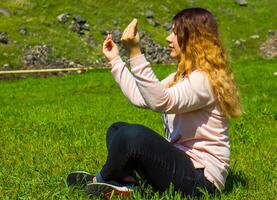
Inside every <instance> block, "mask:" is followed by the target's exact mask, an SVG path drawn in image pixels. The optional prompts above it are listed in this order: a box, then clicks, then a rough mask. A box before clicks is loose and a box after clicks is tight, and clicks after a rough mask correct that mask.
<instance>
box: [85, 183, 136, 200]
mask: <svg viewBox="0 0 277 200" xmlns="http://www.w3.org/2000/svg"><path fill="white" fill-rule="evenodd" d="M84 192H85V193H86V194H87V195H88V196H102V197H105V198H106V199H110V198H111V196H118V195H121V196H123V197H127V196H131V195H132V193H133V190H132V189H130V188H128V187H125V186H124V187H117V186H114V185H110V184H107V183H89V184H88V185H87V186H86V187H85V189H84Z"/></svg>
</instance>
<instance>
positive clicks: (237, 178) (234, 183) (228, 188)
mask: <svg viewBox="0 0 277 200" xmlns="http://www.w3.org/2000/svg"><path fill="white" fill-rule="evenodd" d="M247 185H248V179H247V177H246V175H245V174H244V173H243V172H242V171H234V170H230V171H229V175H228V177H227V180H226V183H225V189H224V191H223V193H225V194H229V193H231V192H232V191H233V190H234V188H235V187H244V188H245V187H247Z"/></svg>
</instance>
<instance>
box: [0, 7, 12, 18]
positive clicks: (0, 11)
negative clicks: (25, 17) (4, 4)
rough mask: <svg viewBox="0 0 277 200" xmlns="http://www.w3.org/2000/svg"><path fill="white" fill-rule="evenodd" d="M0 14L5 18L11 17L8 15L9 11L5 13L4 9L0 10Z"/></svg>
mask: <svg viewBox="0 0 277 200" xmlns="http://www.w3.org/2000/svg"><path fill="white" fill-rule="evenodd" d="M0 14H2V15H4V16H6V17H9V16H11V14H10V13H9V11H7V10H6V9H4V8H0Z"/></svg>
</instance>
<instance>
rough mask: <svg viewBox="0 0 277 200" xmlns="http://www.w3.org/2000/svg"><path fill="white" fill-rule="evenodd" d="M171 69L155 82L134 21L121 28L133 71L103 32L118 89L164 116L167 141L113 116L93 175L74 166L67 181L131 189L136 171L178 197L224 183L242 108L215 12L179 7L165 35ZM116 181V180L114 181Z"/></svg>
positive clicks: (95, 188) (98, 188) (94, 189)
mask: <svg viewBox="0 0 277 200" xmlns="http://www.w3.org/2000/svg"><path fill="white" fill-rule="evenodd" d="M166 40H167V42H168V45H169V48H170V50H171V52H170V55H171V57H172V58H174V59H176V61H177V62H178V67H177V70H176V72H174V73H172V74H170V75H169V76H168V77H167V78H165V79H164V80H162V81H159V80H158V79H157V77H156V76H155V74H154V72H153V71H152V69H151V66H150V63H149V62H147V60H146V59H145V57H144V55H143V54H141V51H140V45H139V44H140V38H139V33H138V32H137V20H136V19H134V20H133V21H132V22H131V23H130V24H129V25H128V27H127V28H126V29H125V30H124V32H123V34H122V38H121V41H122V43H123V45H124V48H125V49H126V50H127V52H128V55H129V58H130V59H129V64H130V66H131V71H129V70H128V68H127V66H126V63H125V62H123V61H122V60H121V58H120V56H119V51H118V47H117V45H116V44H115V43H114V42H113V39H112V36H111V35H108V36H107V38H106V40H105V41H104V44H103V53H104V55H105V56H106V58H107V59H108V61H109V63H110V65H111V66H112V70H111V72H112V74H113V76H114V78H115V81H116V82H117V83H118V84H119V86H120V88H121V90H122V92H123V94H124V95H125V96H126V97H127V98H128V99H129V101H130V102H131V103H132V104H134V105H135V106H137V107H141V108H148V109H152V110H153V111H156V112H159V113H162V114H163V122H164V128H165V131H166V133H167V135H168V138H167V139H165V138H163V137H162V136H160V134H158V133H156V132H155V131H153V130H151V129H149V128H147V127H145V126H143V125H140V124H128V123H125V122H117V123H114V124H112V125H111V127H110V128H109V129H108V131H107V148H108V156H107V161H106V163H105V165H104V166H103V168H102V169H101V171H100V172H99V173H98V174H97V175H96V177H93V176H92V175H90V174H88V173H86V172H73V173H71V174H70V175H69V176H68V184H69V185H74V184H78V185H83V186H85V187H86V188H85V190H86V191H87V192H88V193H91V194H97V193H104V194H106V196H107V195H109V194H110V193H111V191H113V192H116V193H120V192H122V193H124V194H128V192H130V189H128V187H121V186H119V185H115V182H116V183H119V182H120V183H121V184H122V183H123V184H124V182H125V183H126V182H127V181H132V179H133V178H132V176H133V173H134V171H136V172H137V173H138V174H139V175H140V176H141V177H142V178H144V179H145V180H146V181H147V182H148V183H149V184H150V185H152V187H153V188H154V189H155V190H157V191H160V192H163V191H165V190H166V189H168V188H169V186H170V184H171V183H172V184H173V185H174V189H175V190H176V191H180V192H181V193H182V194H183V195H200V194H201V192H200V190H201V189H205V190H207V191H208V192H209V193H213V192H214V191H215V190H217V189H218V190H222V189H223V188H224V185H225V181H226V177H227V174H228V169H229V161H230V144H229V136H228V118H230V117H237V116H239V115H240V114H241V109H240V103H239V97H238V91H237V88H236V86H235V83H234V79H233V74H232V72H231V70H230V68H229V67H228V64H227V60H226V54H225V52H224V50H223V48H222V46H221V44H220V41H219V37H218V31H217V24H216V21H215V19H214V16H213V15H212V13H210V12H209V11H207V10H205V9H202V8H190V9H184V10H182V11H180V12H179V13H178V14H177V15H176V16H175V17H174V18H173V29H172V33H171V34H170V35H169V36H168V37H167V38H166ZM111 181H115V182H111Z"/></svg>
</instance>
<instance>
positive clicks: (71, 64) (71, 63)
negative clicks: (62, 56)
mask: <svg viewBox="0 0 277 200" xmlns="http://www.w3.org/2000/svg"><path fill="white" fill-rule="evenodd" d="M68 66H69V67H75V66H76V64H75V62H74V61H71V62H70V63H69V64H68Z"/></svg>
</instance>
